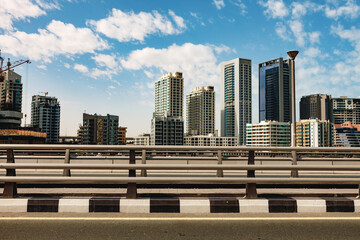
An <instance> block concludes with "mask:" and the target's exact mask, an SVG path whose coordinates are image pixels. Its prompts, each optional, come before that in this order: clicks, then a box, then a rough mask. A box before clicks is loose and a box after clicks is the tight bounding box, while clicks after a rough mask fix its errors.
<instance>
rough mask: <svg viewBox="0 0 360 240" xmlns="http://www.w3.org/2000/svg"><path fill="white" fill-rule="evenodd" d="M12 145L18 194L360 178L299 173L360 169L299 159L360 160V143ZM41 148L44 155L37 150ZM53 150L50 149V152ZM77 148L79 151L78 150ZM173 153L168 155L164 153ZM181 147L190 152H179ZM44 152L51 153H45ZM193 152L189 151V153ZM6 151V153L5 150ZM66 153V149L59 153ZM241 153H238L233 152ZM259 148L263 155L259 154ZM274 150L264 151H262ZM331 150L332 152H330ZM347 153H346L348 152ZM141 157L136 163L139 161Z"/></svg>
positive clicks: (10, 178)
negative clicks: (33, 189) (43, 186)
mask: <svg viewBox="0 0 360 240" xmlns="http://www.w3.org/2000/svg"><path fill="white" fill-rule="evenodd" d="M1 151H2V152H5V151H6V156H0V158H3V159H4V158H6V163H3V164H0V169H6V176H4V177H0V182H4V183H5V184H4V192H3V197H14V196H16V194H17V188H16V184H17V183H40V182H41V183H123V184H127V198H136V196H137V188H136V184H139V183H145V184H151V183H155V184H156V183H167V184H173V183H181V184H197V183H201V184H213V183H216V184H246V197H247V198H256V197H257V191H256V184H259V183H261V184H303V183H306V184H360V177H352V176H350V177H349V176H347V177H341V178H340V177H337V178H324V177H317V178H314V177H311V178H309V177H307V178H304V177H301V178H299V177H298V171H360V165H359V166H356V165H354V166H321V165H313V166H300V165H297V162H298V161H307V162H309V161H342V160H344V159H345V160H346V161H354V162H356V161H360V158H359V157H358V155H360V148H307V147H267V148H264V147H241V146H239V147H192V146H108V145H106V146H104V145H91V146H90V145H29V144H27V145H9V144H4V145H0V152H1ZM37 151H41V155H39V156H36V155H19V154H21V153H22V154H32V153H34V152H37ZM47 151H48V153H47ZM97 151H101V152H103V153H106V151H109V152H111V153H112V154H114V153H115V154H116V153H117V152H119V153H120V152H121V153H125V155H122V156H82V155H76V154H77V153H78V152H81V154H84V153H85V154H86V153H92V152H97ZM72 152H74V153H75V154H73V153H72ZM164 152H165V153H166V154H167V156H163V153H164ZM179 152H181V154H185V155H184V156H178V154H179ZM14 153H16V159H53V160H63V161H64V163H63V164H59V163H54V164H48V163H47V164H44V163H27V164H26V163H15V155H14ZM44 153H45V154H46V153H47V154H48V155H44ZM186 153H188V155H186ZM279 153H284V154H287V155H288V156H290V157H283V156H280V157H277V156H276V154H279ZM0 154H1V153H0ZM59 154H60V155H59ZM234 154H235V155H237V156H233V155H234ZM255 154H257V156H256V155H255ZM269 154H270V155H274V156H271V157H264V156H262V155H269ZM302 154H307V155H309V154H310V155H314V156H315V155H316V156H315V157H314V156H312V157H309V156H305V157H304V156H302ZM199 155H201V156H199ZM329 156H331V157H329ZM344 156H345V157H346V158H344ZM72 159H73V160H81V159H82V160H91V159H96V160H99V159H102V160H128V162H129V164H88V163H86V164H74V163H71V160H72ZM137 160H138V161H141V163H138V164H136V161H137ZM147 160H187V161H188V164H186V165H184V164H182V165H180V164H163V163H161V164H147ZM189 160H194V161H199V160H208V161H209V160H211V161H217V164H216V165H214V164H209V165H204V164H189ZM244 160H245V161H247V165H236V164H227V165H223V161H244ZM255 160H260V161H267V160H269V161H274V160H275V161H279V160H280V161H291V164H292V165H291V166H284V165H271V166H267V165H260V166H259V165H255ZM17 169H60V170H63V177H28V176H21V177H19V176H16V170H17ZM75 169H88V170H89V169H93V170H94V169H95V170H101V169H111V170H127V171H129V173H128V177H114V176H109V177H74V176H71V170H75ZM136 170H141V177H136ZM147 170H216V172H217V173H216V177H201V176H191V175H190V176H187V177H175V176H170V177H169V176H167V177H166V176H163V177H147ZM224 170H233V171H237V170H242V171H247V177H231V178H229V177H225V176H224ZM269 170H276V171H289V170H290V171H291V175H290V176H289V177H282V178H279V177H267V178H263V177H260V178H259V177H255V171H269Z"/></svg>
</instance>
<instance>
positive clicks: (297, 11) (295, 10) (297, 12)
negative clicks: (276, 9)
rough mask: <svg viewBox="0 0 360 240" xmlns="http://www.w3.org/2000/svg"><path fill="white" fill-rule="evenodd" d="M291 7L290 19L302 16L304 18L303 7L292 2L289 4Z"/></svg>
mask: <svg viewBox="0 0 360 240" xmlns="http://www.w3.org/2000/svg"><path fill="white" fill-rule="evenodd" d="M291 6H292V10H291V12H292V17H293V18H300V17H302V16H304V15H305V14H306V12H307V11H306V7H305V5H303V4H301V3H298V2H293V3H292V4H291Z"/></svg>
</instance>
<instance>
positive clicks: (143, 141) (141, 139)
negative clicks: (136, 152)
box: [133, 133, 150, 146]
mask: <svg viewBox="0 0 360 240" xmlns="http://www.w3.org/2000/svg"><path fill="white" fill-rule="evenodd" d="M133 139H134V145H142V146H148V145H150V133H143V134H140V135H139V136H138V137H134V138H133Z"/></svg>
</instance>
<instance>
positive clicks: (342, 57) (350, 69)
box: [296, 25, 360, 97]
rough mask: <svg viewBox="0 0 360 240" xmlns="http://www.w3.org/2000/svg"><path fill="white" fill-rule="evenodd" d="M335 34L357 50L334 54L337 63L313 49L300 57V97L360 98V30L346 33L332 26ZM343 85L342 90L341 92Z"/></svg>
mask: <svg viewBox="0 0 360 240" xmlns="http://www.w3.org/2000/svg"><path fill="white" fill-rule="evenodd" d="M331 29H332V33H333V34H334V35H336V36H338V37H340V38H341V39H344V40H347V41H349V42H350V44H351V45H352V46H353V49H352V50H351V51H349V52H342V51H339V50H334V51H333V52H334V54H335V55H337V56H336V60H337V61H336V62H334V63H332V62H326V61H322V59H324V58H326V57H327V56H328V54H326V53H323V52H321V51H320V49H318V48H316V47H311V48H308V49H306V50H305V51H303V52H302V53H300V54H299V57H298V58H297V60H296V65H297V68H296V69H297V70H296V74H297V85H296V86H297V94H298V95H300V96H302V95H306V94H311V93H314V92H323V93H328V94H332V95H333V96H342V95H347V96H350V97H356V96H358V95H359V91H360V86H359V75H360V29H358V28H355V27H351V28H349V29H344V27H343V26H342V25H337V26H332V27H331ZM339 84H341V88H339V87H338V86H339Z"/></svg>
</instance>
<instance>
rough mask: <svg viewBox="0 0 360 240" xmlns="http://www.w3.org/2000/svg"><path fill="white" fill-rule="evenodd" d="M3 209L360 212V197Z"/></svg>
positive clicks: (99, 202)
mask: <svg viewBox="0 0 360 240" xmlns="http://www.w3.org/2000/svg"><path fill="white" fill-rule="evenodd" d="M0 212H68V213H89V212H121V213H306V212H308V213H325V212H360V199H349V198H328V199H326V198H324V199H321V198H311V199H310V198H309V199H303V198H301V199H299V198H298V199H296V198H286V199H237V198H227V199H222V198H210V199H178V198H170V199H161V198H160V199H152V198H150V199H120V198H29V199H23V198H16V199H0Z"/></svg>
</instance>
